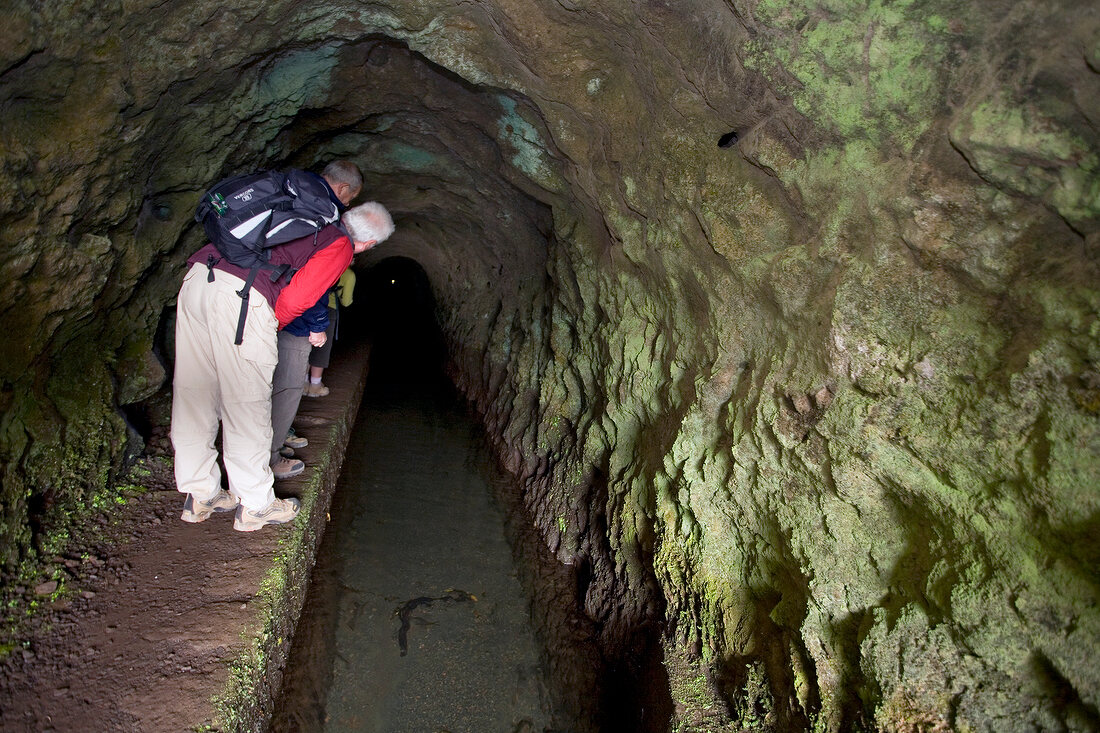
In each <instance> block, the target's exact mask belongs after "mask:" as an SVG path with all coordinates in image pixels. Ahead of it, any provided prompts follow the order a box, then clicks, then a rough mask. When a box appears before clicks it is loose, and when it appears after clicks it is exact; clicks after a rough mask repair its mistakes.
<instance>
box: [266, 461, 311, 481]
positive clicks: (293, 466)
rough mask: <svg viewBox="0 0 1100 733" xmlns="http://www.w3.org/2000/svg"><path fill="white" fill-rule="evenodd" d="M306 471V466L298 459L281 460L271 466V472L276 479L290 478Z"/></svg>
mask: <svg viewBox="0 0 1100 733" xmlns="http://www.w3.org/2000/svg"><path fill="white" fill-rule="evenodd" d="M304 470H306V464H305V463H303V462H302V461H299V460H298V459H297V458H280V459H279V460H278V461H276V462H275V463H273V464H272V465H271V472H272V473H273V474H275V478H290V477H291V476H297V475H298V474H300V473H301V472H302V471H304Z"/></svg>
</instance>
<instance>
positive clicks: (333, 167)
mask: <svg viewBox="0 0 1100 733" xmlns="http://www.w3.org/2000/svg"><path fill="white" fill-rule="evenodd" d="M321 175H322V176H324V177H325V178H327V179H328V180H329V182H330V183H346V184H348V185H349V186H351V190H352V191H362V190H363V173H362V172H361V171H360V170H359V166H357V165H356V164H355V163H352V162H351V161H350V160H334V161H332V162H331V163H329V164H328V165H326V166H325V169H324V170H323V171H321Z"/></svg>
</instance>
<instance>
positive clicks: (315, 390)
mask: <svg viewBox="0 0 1100 733" xmlns="http://www.w3.org/2000/svg"><path fill="white" fill-rule="evenodd" d="M302 394H304V395H305V396H306V397H324V396H325V395H327V394H328V387H326V386H325V385H324V383H321V384H314V383H313V382H310V383H309V384H307V385H306V386H305V388H304V389H303V390H302Z"/></svg>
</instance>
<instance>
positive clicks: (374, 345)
mask: <svg viewBox="0 0 1100 733" xmlns="http://www.w3.org/2000/svg"><path fill="white" fill-rule="evenodd" d="M435 309H436V303H435V297H434V295H433V294H432V286H431V283H430V282H429V281H428V276H427V274H426V273H425V272H424V269H423V268H422V267H421V266H420V264H419V263H418V262H416V260H413V259H410V258H408V257H387V258H386V259H384V260H381V261H380V262H378V263H376V264H373V265H370V266H369V267H367V268H365V269H363V270H360V271H358V272H357V279H356V286H355V300H354V302H353V303H352V306H351V307H349V308H347V309H346V310H345V311H344V312H342V313H341V316H340V337H341V338H354V339H356V340H361V339H366V340H369V341H370V343H371V363H370V381H371V383H372V384H379V383H385V384H387V385H390V386H392V387H398V386H404V387H405V388H406V390H410V389H416V388H417V387H420V388H429V389H435V388H437V387H438V386H439V385H440V383H441V382H442V381H445V380H446V377H445V376H444V372H443V363H444V358H445V356H446V349H445V347H444V341H443V333H442V331H441V330H440V327H439V323H438V321H437V319H436V315H435Z"/></svg>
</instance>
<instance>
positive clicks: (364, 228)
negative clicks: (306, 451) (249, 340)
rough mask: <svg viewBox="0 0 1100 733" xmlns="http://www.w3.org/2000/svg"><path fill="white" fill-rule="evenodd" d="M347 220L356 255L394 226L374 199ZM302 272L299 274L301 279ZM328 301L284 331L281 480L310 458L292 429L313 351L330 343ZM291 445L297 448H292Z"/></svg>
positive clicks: (276, 407)
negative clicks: (297, 453) (298, 451)
mask: <svg viewBox="0 0 1100 733" xmlns="http://www.w3.org/2000/svg"><path fill="white" fill-rule="evenodd" d="M341 224H342V225H343V226H344V228H345V230H346V231H347V232H348V235H349V236H350V238H351V241H352V244H353V251H354V253H355V254H359V253H360V252H366V251H367V250H369V249H371V248H372V247H374V246H375V245H377V244H379V243H380V242H383V241H385V240H386V239H387V238H389V236H390V235H391V234H392V233H393V230H394V224H393V219H392V218H391V217H390V214H389V212H388V211H386V208H385V207H384V206H382V204H379V203H377V202H374V201H371V202H368V203H365V204H361V205H359V206H355V207H352V208H351V209H348V210H347V211H346V212H344V216H343V219H342V220H341ZM297 277H298V275H295V276H294V278H295V279H296V278H297ZM293 282H294V280H291V283H293ZM334 283H335V281H333V283H330V285H331V284H334ZM327 303H328V291H327V290H326V291H325V293H324V295H322V297H321V298H320V299H319V300H318V301H317V302H316V303H315V304H314V305H313V306H312V307H311V308H309V309H308V310H307V311H305V312H304V313H303V314H302V315H301V316H300V317H298V318H296V319H295V320H294V321H293V322H291V323H289V324H287V326H286V327H285V328H283V329H282V330H281V331H280V332H279V349H278V354H279V356H278V358H279V362H278V365H277V366H276V368H275V375H274V378H273V380H272V394H271V459H270V465H271V471H272V474H273V475H274V477H275V478H277V479H285V478H290V477H292V476H297V475H298V474H300V473H302V471H304V470H305V468H306V464H305V461H302V460H301V459H299V458H295V457H293V451H292V449H293V448H304V447H305V446H306V445H308V444H309V441H308V440H307V439H306V438H304V437H302V436H300V435H295V436H293V437H291V436H290V435H289V433H290V426H291V425H292V424H293V422H294V416H295V415H296V414H298V405H299V404H300V403H301V401H302V393H303V389H304V388H305V385H306V380H307V378H308V374H309V354H310V350H311V349H312V348H313V347H314V346H321V345H323V344H324V343H325V338H326V336H325V328H326V327H327V325H328V307H327ZM288 448H289V449H291V450H290V451H288V450H287V449H288ZM285 453H289V455H284V454H285Z"/></svg>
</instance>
